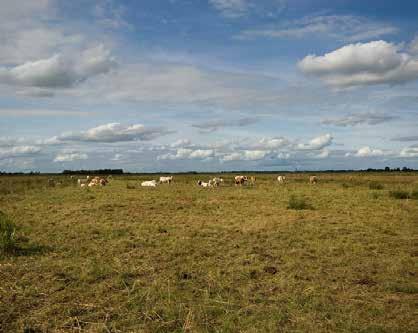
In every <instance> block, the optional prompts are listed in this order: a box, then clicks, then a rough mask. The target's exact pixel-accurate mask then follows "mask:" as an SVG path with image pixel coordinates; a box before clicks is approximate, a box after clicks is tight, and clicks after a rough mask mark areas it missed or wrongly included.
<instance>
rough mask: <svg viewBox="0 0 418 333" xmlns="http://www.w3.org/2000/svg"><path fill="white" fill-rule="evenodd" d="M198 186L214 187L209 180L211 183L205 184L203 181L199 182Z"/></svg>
mask: <svg viewBox="0 0 418 333" xmlns="http://www.w3.org/2000/svg"><path fill="white" fill-rule="evenodd" d="M197 185H199V186H202V187H212V181H211V180H209V182H207V183H205V182H202V181H201V180H198V181H197Z"/></svg>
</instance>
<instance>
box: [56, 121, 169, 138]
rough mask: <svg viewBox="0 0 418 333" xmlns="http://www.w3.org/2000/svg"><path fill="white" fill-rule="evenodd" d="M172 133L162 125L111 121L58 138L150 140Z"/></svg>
mask: <svg viewBox="0 0 418 333" xmlns="http://www.w3.org/2000/svg"><path fill="white" fill-rule="evenodd" d="M170 133H172V131H169V130H167V129H165V128H162V127H149V128H147V127H145V126H144V125H142V124H134V125H129V126H126V125H122V124H120V123H110V124H105V125H100V126H97V127H94V128H90V129H89V130H87V131H84V132H78V133H73V132H70V133H64V134H63V135H61V136H59V137H58V140H60V141H82V142H123V141H136V140H138V141H148V140H153V139H155V138H158V137H160V136H163V135H166V134H170Z"/></svg>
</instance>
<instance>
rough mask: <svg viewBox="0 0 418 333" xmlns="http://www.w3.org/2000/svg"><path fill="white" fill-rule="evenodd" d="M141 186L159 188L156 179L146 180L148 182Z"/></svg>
mask: <svg viewBox="0 0 418 333" xmlns="http://www.w3.org/2000/svg"><path fill="white" fill-rule="evenodd" d="M141 186H143V187H157V181H156V180H155V179H153V180H146V181H143V182H142V183H141Z"/></svg>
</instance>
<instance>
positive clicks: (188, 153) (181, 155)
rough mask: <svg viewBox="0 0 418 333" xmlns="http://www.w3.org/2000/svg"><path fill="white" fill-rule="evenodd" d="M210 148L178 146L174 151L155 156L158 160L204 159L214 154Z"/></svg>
mask: <svg viewBox="0 0 418 333" xmlns="http://www.w3.org/2000/svg"><path fill="white" fill-rule="evenodd" d="M214 154H215V151H214V150H212V149H195V150H194V149H188V148H179V149H177V151H176V153H175V154H173V153H167V154H163V155H160V156H158V157H157V159H159V160H205V159H210V158H212V157H213V156H214Z"/></svg>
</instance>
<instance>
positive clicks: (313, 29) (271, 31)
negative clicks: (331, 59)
mask: <svg viewBox="0 0 418 333" xmlns="http://www.w3.org/2000/svg"><path fill="white" fill-rule="evenodd" d="M396 32H398V29H397V28H396V27H394V26H392V25H390V24H385V23H380V22H375V21H372V20H369V19H367V18H364V17H358V16H350V15H322V16H308V17H304V18H302V19H298V20H295V21H291V22H285V23H284V24H282V25H280V26H278V27H269V28H257V29H249V30H244V31H243V32H241V34H240V35H239V36H238V38H240V39H251V38H256V37H268V38H305V37H310V38H312V37H314V38H315V37H328V38H332V39H338V40H342V41H346V42H356V41H361V40H369V39H372V38H377V37H380V36H383V35H388V34H393V33H396Z"/></svg>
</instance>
